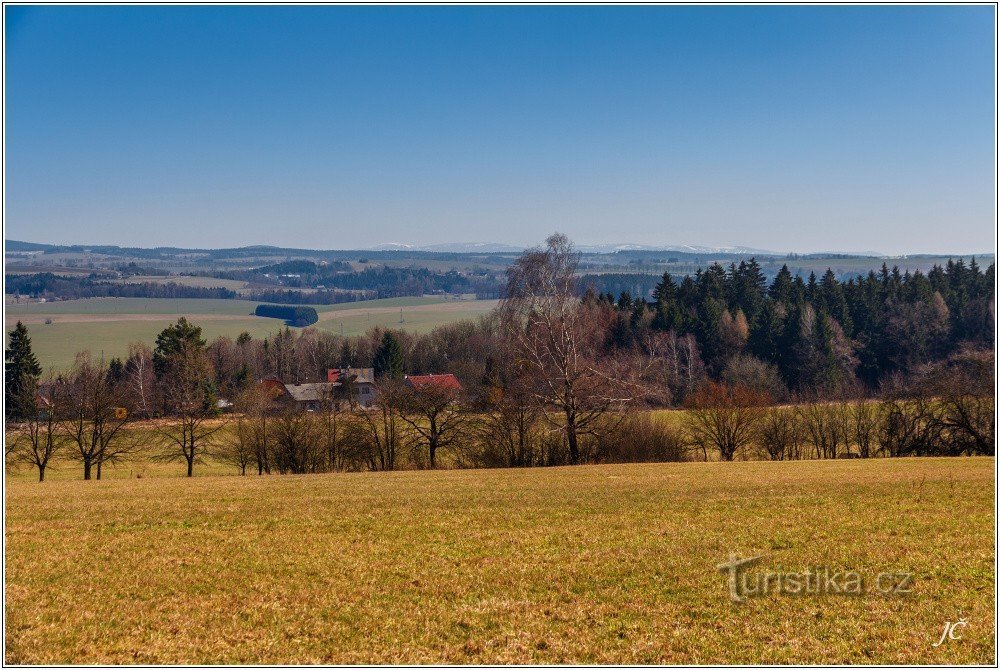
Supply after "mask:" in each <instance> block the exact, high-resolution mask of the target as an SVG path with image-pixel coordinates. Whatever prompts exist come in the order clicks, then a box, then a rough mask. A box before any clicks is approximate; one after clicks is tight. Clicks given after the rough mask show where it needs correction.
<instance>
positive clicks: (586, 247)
mask: <svg viewBox="0 0 1000 670" xmlns="http://www.w3.org/2000/svg"><path fill="white" fill-rule="evenodd" d="M368 248H369V249H371V250H372V251H433V252H439V253H440V252H447V253H459V254H470V253H477V252H478V253H491V254H498V253H520V252H521V251H524V250H525V249H526V248H527V247H518V246H514V245H510V244H499V243H494V242H468V243H462V242H448V243H445V244H426V245H421V246H417V245H412V244H396V243H389V244H378V245H376V246H374V247H368ZM576 248H577V250H579V251H582V252H584V253H588V254H613V253H615V252H618V251H678V252H681V253H689V254H749V255H752V254H756V255H758V256H783V255H785V254H784V253H782V252H777V251H768V250H767V249H754V248H751V247H707V246H700V245H688V244H682V245H667V246H662V245H649V244H625V243H623V244H580V245H577V246H576Z"/></svg>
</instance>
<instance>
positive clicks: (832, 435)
mask: <svg viewBox="0 0 1000 670" xmlns="http://www.w3.org/2000/svg"><path fill="white" fill-rule="evenodd" d="M796 410H797V411H798V413H799V416H800V417H801V419H802V425H803V427H804V428H805V433H806V440H807V442H808V443H809V444H810V445H811V446H812V448H813V456H814V457H815V458H837V455H838V454H839V453H840V451H841V447H845V448H846V447H847V446H848V443H849V441H850V435H851V423H850V415H849V413H848V412H845V411H844V407H843V406H842V405H841V404H839V403H829V402H823V401H820V400H818V399H815V400H812V401H809V402H804V403H801V404H799V405H797V406H796Z"/></svg>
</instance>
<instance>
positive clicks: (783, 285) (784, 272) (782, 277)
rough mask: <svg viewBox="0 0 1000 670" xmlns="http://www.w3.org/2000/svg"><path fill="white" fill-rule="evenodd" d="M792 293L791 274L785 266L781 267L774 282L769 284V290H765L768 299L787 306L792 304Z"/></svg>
mask: <svg viewBox="0 0 1000 670" xmlns="http://www.w3.org/2000/svg"><path fill="white" fill-rule="evenodd" d="M792 291H793V288H792V273H791V271H789V269H788V266H787V265H782V266H781V269H780V270H778V274H777V276H775V278H774V281H773V282H771V288H769V289H768V290H767V293H768V297H770V298H771V300H775V301H777V302H783V303H785V304H786V305H789V304H791V303H792Z"/></svg>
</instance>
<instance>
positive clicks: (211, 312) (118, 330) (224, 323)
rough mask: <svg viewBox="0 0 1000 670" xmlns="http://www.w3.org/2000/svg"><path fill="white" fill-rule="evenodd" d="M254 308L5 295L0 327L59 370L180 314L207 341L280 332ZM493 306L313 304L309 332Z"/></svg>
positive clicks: (415, 325) (447, 318) (414, 301)
mask: <svg viewBox="0 0 1000 670" xmlns="http://www.w3.org/2000/svg"><path fill="white" fill-rule="evenodd" d="M257 304H258V303H256V302H251V301H245V300H197V299H175V298H155V299H150V298H88V299H84V300H65V301H57V302H45V303H37V302H36V303H21V304H15V303H14V302H13V300H11V299H9V298H8V299H7V302H6V322H7V323H6V327H7V330H10V329H11V328H12V327H13V325H14V323H16V322H17V321H18V320H23V321H24V322H25V324H26V325H27V326H28V331H29V334H30V336H31V343H32V347H33V349H34V351H35V354H36V355H37V356H38V360H39V362H40V363H41V364H42V366H43V368H45V369H46V370H48V369H50V368H51V369H54V370H65V369H67V368H69V367H70V366H71V365H72V363H73V359H74V356H75V355H76V353H77V352H78V351H81V350H83V349H90V350H91V351H92V352H93V353H94V354H98V355H99V354H101V353H102V352H103V354H104V356H105V357H106V358H111V357H114V356H124V355H125V354H126V353H127V351H128V345H129V343H130V342H135V341H137V340H141V341H143V342H146V343H147V344H149V345H150V346H152V344H153V342H154V340H155V339H156V335H157V333H159V332H160V331H161V330H163V328H165V327H166V326H167V325H169V324H170V323H171V322H173V321H175V320H176V319H177V318H178V317H180V316H187V317H188V318H189V319H190V320H192V321H193V322H194V323H196V324H197V325H199V326H201V327H202V328H203V331H204V334H205V336H206V337H207V338H209V339H212V338H214V337H216V336H219V335H228V336H230V337H236V336H237V335H239V334H240V333H241V332H242V331H244V330H245V331H247V332H249V333H250V334H251V335H253V336H254V337H266V336H268V335H270V334H272V333H275V332H277V331H278V330H279V329H280V328H283V327H284V322H282V321H279V320H276V319H268V318H264V317H257V316H253V315H252V313H253V310H254V308H255V307H256V305H257ZM495 304H496V301H491V300H455V299H445V298H438V297H426V298H389V299H385V300H370V301H365V302H354V303H342V304H339V305H315V307H316V310H317V312H318V313H319V316H320V321H319V322H318V323H317V324H316V327H317V328H320V329H323V330H327V331H330V332H333V333H340V332H341V326H343V333H344V334H345V335H358V334H361V333H363V332H365V331H367V330H368V329H369V328H373V327H375V326H382V327H384V328H404V329H408V330H413V331H415V332H426V331H428V330H431V329H432V328H435V327H437V326H440V325H443V324H446V323H450V322H454V321H456V320H459V319H467V318H475V317H477V316H479V315H481V314H485V313H487V312H488V311H489V310H490V309H492V308H493V306H494V305H495ZM400 309H402V310H403V323H400V314H399V310H400ZM46 321H51V323H46Z"/></svg>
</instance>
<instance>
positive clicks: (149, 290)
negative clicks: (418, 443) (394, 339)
mask: <svg viewBox="0 0 1000 670" xmlns="http://www.w3.org/2000/svg"><path fill="white" fill-rule="evenodd" d="M306 262H308V261H306ZM388 270H389V271H390V272H389V275H391V276H392V277H394V278H395V279H397V280H398V281H397V282H396V283H393V282H392V280H390V279H386V276H382V277H379V271H377V270H365V271H364V272H362V273H352V274H350V275H344V276H345V277H353V279H350V280H343V281H340V282H338V283H341V284H346V285H348V286H346V287H343V288H335V287H329V286H328V287H324V288H321V289H318V290H314V291H301V290H295V289H294V288H284V286H292V287H296V286H299V285H302V284H303V282H301V281H300V280H299V279H298V278H295V277H291V278H283V279H286V280H287V281H284V282H283V284H282V285H277V284H276V287H275V288H273V289H269V288H262V289H253V290H250V291H246V292H244V293H242V294H241V293H237V292H236V291H233V290H231V289H227V288H223V287H203V286H186V285H183V284H178V283H176V282H167V283H157V282H142V281H140V282H135V283H128V284H125V283H114V282H109V281H108V278H107V276H105V275H98V274H91V275H89V276H86V277H64V276H61V275H55V274H52V273H51V272H42V273H37V274H26V275H22V274H8V275H7V276H6V280H7V281H6V293H7V294H9V295H22V296H30V297H32V298H47V299H49V300H51V299H61V300H77V299H80V298H215V299H225V300H253V301H257V302H277V303H290V304H310V305H336V304H340V303H344V302H355V301H358V300H374V299H376V298H395V297H403V296H420V295H424V294H425V293H475V294H476V295H477V296H478V297H480V298H484V299H485V298H496V297H498V295H499V293H500V288H499V285H498V284H497V283H496V282H495V281H488V280H484V281H479V280H478V279H477V280H476V281H471V282H466V283H462V282H461V281H454V282H453V281H451V280H448V281H441V282H439V281H435V280H434V279H433V276H434V275H433V274H432V275H431V277H432V278H431V279H430V280H427V281H424V278H422V277H419V276H410V275H408V274H407V273H410V272H413V271H410V270H401V271H399V272H396V271H395V269H391V268H389V269H388ZM228 274H230V273H216V276H221V275H228ZM234 274H242V273H234ZM456 274H457V273H456ZM358 275H365V276H364V277H362V278H358ZM369 280H370V281H369ZM382 280H385V281H382ZM278 286H281V288H279V287H278ZM365 286H371V288H365ZM437 287H440V288H437Z"/></svg>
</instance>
